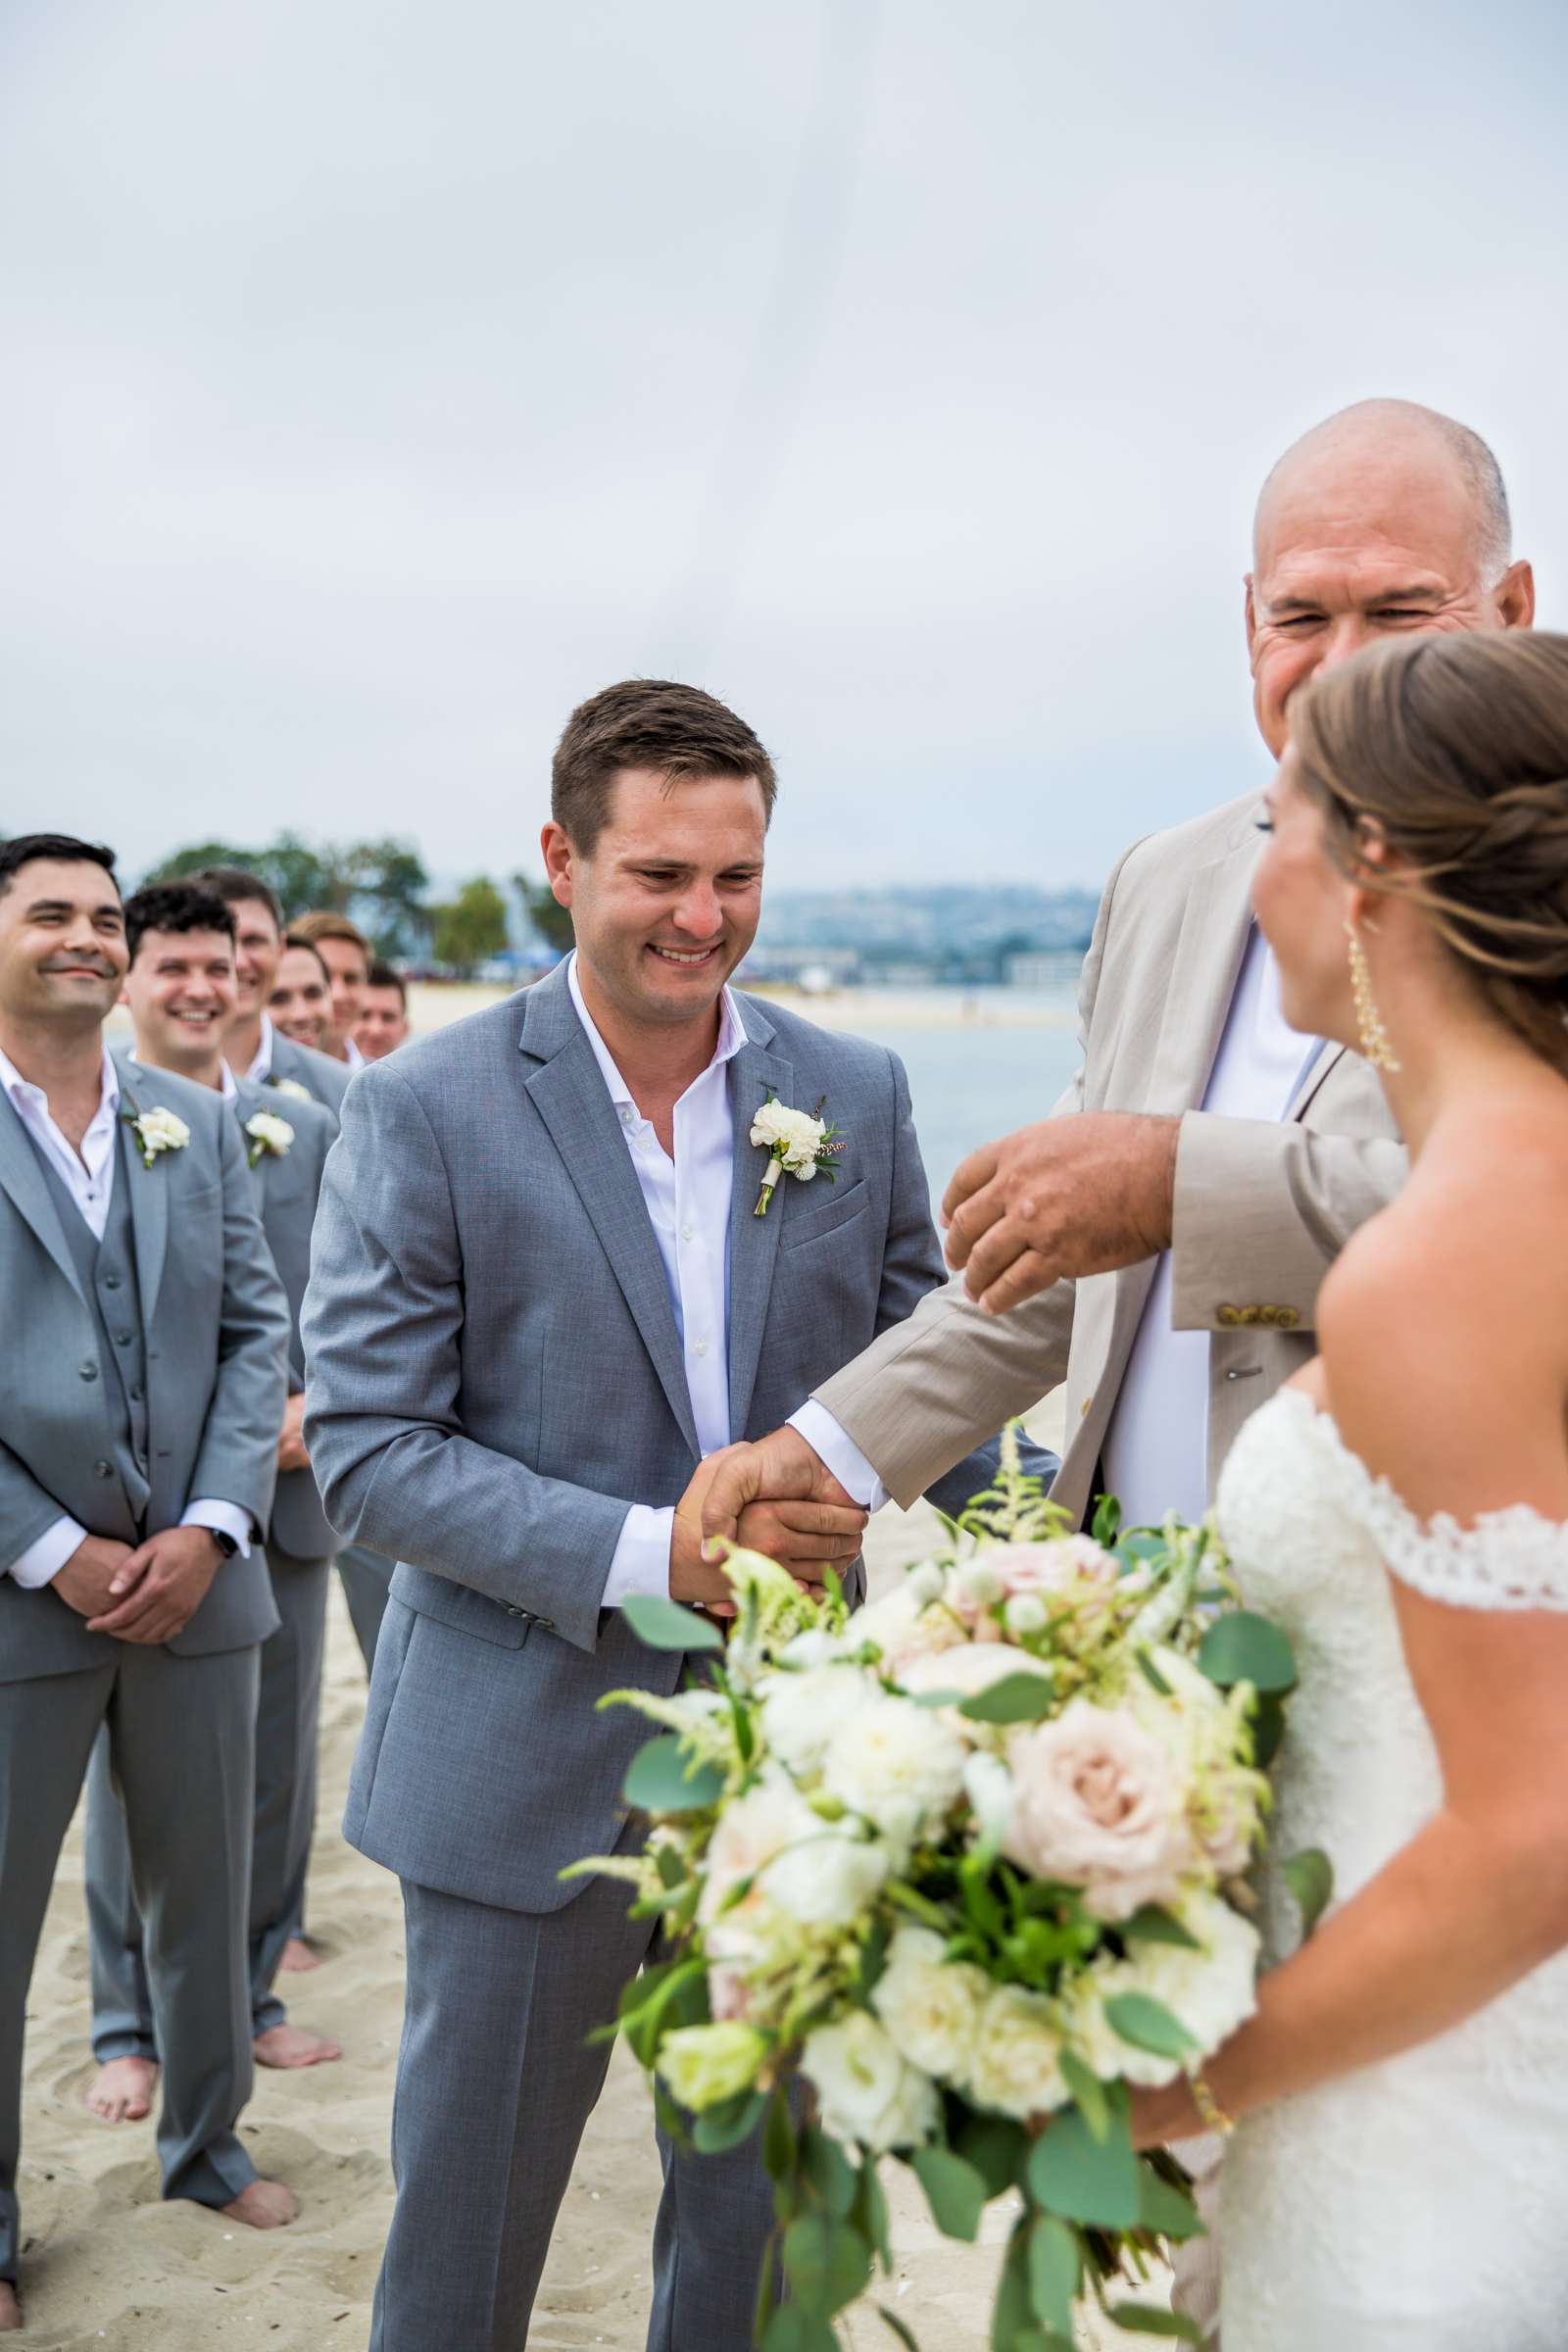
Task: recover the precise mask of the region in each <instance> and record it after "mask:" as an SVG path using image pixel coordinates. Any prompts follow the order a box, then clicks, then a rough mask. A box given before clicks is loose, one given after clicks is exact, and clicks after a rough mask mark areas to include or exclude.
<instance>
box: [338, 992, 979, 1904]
mask: <svg viewBox="0 0 1568 2352" xmlns="http://www.w3.org/2000/svg"><path fill="white" fill-rule="evenodd" d="M739 1004H740V1008H741V1015H742V1018H743V1021H744V1023H745V1027H746V1031H747V1037H748V1043H747V1044H746V1046H745V1047H744V1048H743V1049H742V1050H741V1052H740V1053H739V1054H737V1055H736V1056H735V1058H734V1059H733V1061H732V1062H731V1064H730V1099H731V1105H732V1110H733V1115H734V1122H735V1159H734V1168H735V1176H734V1197H733V1202H732V1208H731V1216H730V1226H729V1284H730V1290H729V1385H730V1425H731V1428H732V1430H733V1432H734V1435H735V1436H736V1437H737V1438H741V1437H746V1436H757V1435H760V1434H761V1433H763V1432H765V1431H767V1430H769V1429H773V1428H775V1427H776V1426H777V1425H778V1424H779V1423H780V1422H781V1421H782V1420H784V1419H785V1418H786V1416H787V1415H788V1414H789V1413H790V1412H791V1411H793V1410H794V1408H795V1407H796V1406H797V1405H798V1404H799V1403H800V1402H801V1400H802V1399H803V1398H804V1397H806V1396H807V1394H808V1393H809V1390H810V1388H811V1386H812V1384H813V1382H815V1381H817V1380H819V1379H821V1378H822V1377H823V1376H824V1375H825V1374H826V1373H827V1372H828V1371H829V1370H831V1369H832V1368H833V1367H834V1366H835V1365H837V1364H840V1363H842V1362H843V1361H844V1359H845V1357H846V1356H848V1355H852V1354H853V1353H854V1352H855V1351H856V1349H857V1348H861V1347H863V1346H864V1345H865V1344H866V1342H867V1341H869V1340H870V1339H871V1338H872V1337H873V1335H874V1334H875V1333H876V1332H877V1331H879V1330H882V1329H884V1328H886V1327H887V1326H888V1325H889V1324H891V1323H894V1322H896V1321H898V1320H899V1318H900V1317H901V1316H903V1315H905V1314H907V1312H908V1310H909V1308H910V1307H911V1306H912V1305H913V1304H914V1301H915V1300H916V1299H918V1298H919V1297H920V1296H921V1295H922V1293H924V1292H925V1291H927V1290H929V1289H930V1288H931V1287H932V1285H933V1284H934V1283H936V1282H938V1281H939V1280H940V1279H941V1276H942V1258H941V1252H940V1250H939V1248H938V1245H937V1240H936V1236H935V1233H934V1232H933V1230H932V1225H931V1217H930V1208H929V1201H928V1197H927V1192H926V1182H925V1175H924V1171H923V1169H922V1167H921V1164H920V1157H919V1151H918V1147H917V1145H916V1142H915V1136H914V1129H913V1125H912V1122H911V1120H910V1116H909V1101H908V1090H907V1084H906V1081H905V1076H904V1071H903V1068H902V1066H901V1065H900V1063H899V1062H898V1061H897V1059H896V1058H895V1057H894V1056H893V1055H892V1054H889V1053H887V1052H886V1051H885V1050H884V1049H883V1048H881V1047H879V1046H872V1045H867V1044H866V1043H864V1042H863V1041H862V1040H860V1039H858V1038H853V1037H841V1036H830V1035H828V1034H827V1033H825V1032H824V1031H822V1030H820V1029H815V1028H812V1027H811V1026H810V1025H809V1023H808V1022H806V1021H803V1020H800V1019H798V1018H797V1017H796V1016H795V1015H794V1014H793V1013H789V1012H785V1011H782V1010H780V1009H778V1008H777V1007H774V1006H768V1007H766V1008H764V1007H763V1006H762V1005H760V1004H759V1003H757V1002H755V1001H754V1000H752V999H749V998H745V997H742V998H741V999H740V1000H739ZM770 1089H771V1090H772V1091H773V1092H775V1093H776V1094H777V1095H778V1096H779V1098H780V1099H781V1100H782V1101H783V1102H785V1103H795V1104H797V1105H801V1106H805V1107H808V1108H809V1107H812V1106H814V1105H815V1103H817V1101H818V1099H819V1098H821V1097H825V1098H826V1101H827V1108H828V1115H829V1116H830V1117H832V1118H833V1119H835V1120H837V1121H838V1123H839V1124H840V1126H841V1127H842V1128H843V1129H844V1131H845V1134H846V1136H847V1139H848V1150H847V1151H846V1152H845V1153H844V1156H843V1158H842V1160H841V1161H840V1163H839V1167H840V1174H839V1176H838V1180H837V1182H836V1184H835V1185H833V1186H829V1185H828V1184H826V1183H824V1182H821V1181H817V1182H814V1183H812V1184H810V1185H800V1184H796V1183H792V1182H789V1181H788V1180H786V1181H785V1182H783V1183H781V1184H780V1185H779V1187H778V1190H777V1192H776V1194H775V1196H774V1201H773V1205H772V1208H771V1210H770V1212H769V1214H768V1215H767V1216H765V1217H757V1216H755V1215H754V1214H753V1210H754V1207H755V1204H756V1201H757V1193H758V1184H759V1180H760V1174H761V1170H762V1167H763V1165H764V1154H763V1153H762V1152H760V1150H758V1149H757V1148H755V1147H754V1146H753V1145H752V1144H751V1142H750V1141H749V1130H750V1127H751V1122H752V1117H753V1113H754V1111H755V1109H756V1107H757V1105H758V1104H760V1103H761V1102H762V1101H763V1099H764V1097H765V1095H766V1094H767V1093H768V1091H769V1090H770ZM304 1333H305V1348H306V1356H307V1363H308V1376H307V1390H306V1394H307V1397H308V1399H309V1403H308V1407H307V1413H306V1442H307V1444H308V1445H309V1446H310V1449H311V1457H312V1460H313V1462H314V1463H315V1466H316V1471H317V1475H318V1477H319V1480H320V1483H321V1490H322V1493H323V1495H324V1496H325V1499H326V1507H327V1514H328V1516H329V1517H330V1518H331V1519H332V1520H333V1522H334V1524H335V1525H336V1526H337V1527H338V1528H339V1530H340V1531H341V1532H342V1533H343V1534H344V1535H345V1536H346V1537H348V1538H349V1539H350V1540H352V1541H353V1542H356V1543H362V1544H369V1545H371V1546H372V1547H373V1548H374V1549H375V1550H377V1551H380V1552H385V1553H389V1554H391V1555H393V1556H394V1557H396V1558H397V1559H398V1560H399V1562H400V1563H401V1564H400V1565H399V1567H398V1569H397V1572H396V1575H395V1576H394V1578H393V1581H392V1599H393V1602H394V1603H398V1602H401V1603H402V1604H403V1605H402V1607H401V1608H399V1607H397V1606H395V1605H394V1606H392V1607H390V1608H389V1610H388V1613H387V1618H386V1622H385V1624H384V1626H383V1628H382V1632H381V1638H380V1643H379V1646H378V1648H377V1650H376V1659H375V1671H374V1676H373V1680H372V1684H371V1690H370V1700H369V1708H368V1717H367V1723H366V1731H365V1738H364V1740H363V1742H362V1745H361V1748H360V1753H359V1758H358V1761H357V1764H356V1768H355V1776H354V1783H353V1787H352V1789H351V1792H350V1798H349V1809H348V1817H347V1821H346V1824H345V1827H346V1830H347V1834H348V1836H349V1838H350V1839H351V1841H352V1842H353V1843H355V1844H357V1845H358V1846H359V1847H360V1848H361V1850H362V1851H363V1852H365V1853H367V1854H368V1855H370V1856H371V1857H372V1858H373V1859H374V1860H377V1861H380V1862H384V1863H386V1864H387V1865H388V1866H389V1867H390V1868H392V1869H394V1870H396V1871H398V1872H399V1873H400V1874H401V1875H402V1876H404V1877H405V1878H410V1879H414V1880H416V1881H417V1882H418V1883H419V1884H421V1885H424V1886H428V1887H436V1888H438V1889H440V1890H441V1891H444V1892H448V1893H453V1894H458V1895H463V1896H466V1897H468V1898H470V1899H474V1900H478V1901H483V1902H490V1903H495V1904H499V1905H502V1906H505V1907H509V1908H513V1909H518V1910H528V1911H545V1910H550V1909H553V1908H556V1907H557V1906H559V1905H561V1904H564V1903H565V1902H566V1901H568V1900H569V1899H570V1897H571V1895H572V1894H573V1893H575V1892H576V1891H578V1889H579V1888H580V1886H581V1884H582V1882H580V1881H573V1882H572V1883H571V1884H570V1885H569V1886H567V1887H563V1886H562V1885H561V1884H560V1883H559V1880H558V1877H557V1873H558V1872H559V1871H560V1869H561V1867H562V1866H563V1864H564V1863H567V1862H570V1861H573V1860H575V1859H576V1858H577V1857H579V1856H580V1855H582V1854H586V1853H589V1852H593V1851H596V1850H598V1851H603V1850H605V1849H606V1848H607V1847H608V1846H609V1844H610V1843H611V1842H612V1841H613V1838H614V1837H615V1835H616V1831H617V1826H618V1820H619V1812H620V1807H619V1790H620V1786H621V1782H622V1780H623V1778H624V1774H625V1769H626V1765H627V1763H628V1761H629V1760H630V1757H631V1755H632V1753H633V1752H634V1750H635V1749H636V1747H637V1746H638V1745H639V1743H640V1741H641V1740H643V1738H644V1737H645V1736H646V1727H645V1726H644V1725H642V1724H641V1722H640V1721H639V1720H638V1719H637V1718H635V1717H633V1716H632V1715H631V1714H630V1713H629V1712H628V1711H626V1710H613V1711H611V1712H609V1713H606V1714H598V1713H596V1712H595V1704H596V1701H597V1700H598V1699H599V1698H600V1697H602V1696H603V1694H604V1693H605V1691H611V1690H614V1689H615V1688H616V1687H617V1686H622V1685H626V1684H633V1683H635V1684H639V1685H641V1686H643V1687H644V1688H646V1689H650V1690H655V1691H669V1690H671V1689H672V1688H673V1687H674V1684H675V1680H676V1677H677V1675H678V1673H679V1669H680V1660H679V1658H678V1657H676V1656H672V1655H669V1654H667V1653H659V1652H655V1651H651V1650H648V1649H645V1648H644V1647H643V1646H642V1644H641V1643H639V1642H637V1641H636V1640H635V1639H634V1638H633V1636H632V1635H631V1633H630V1632H629V1630H628V1629H627V1627H626V1626H625V1624H624V1622H623V1620H622V1619H621V1617H620V1615H619V1614H618V1612H615V1611H601V1608H600V1596H601V1593H602V1592H603V1590H604V1584H605V1578H606V1575H607V1572H608V1570H609V1568H610V1565H611V1561H612V1559H613V1554H614V1550H615V1544H616V1539H617V1537H618V1536H619V1533H620V1529H621V1523H622V1521H623V1520H624V1518H625V1515H626V1511H627V1507H628V1505H629V1504H631V1503H633V1502H645V1503H651V1504H654V1505H662V1504H670V1503H673V1502H675V1501H676V1500H678V1498H679V1496H680V1495H681V1494H682V1493H683V1492H684V1490H685V1488H686V1486H687V1484H688V1483H689V1481H690V1479H691V1476H692V1472H693V1469H694V1467H695V1465H696V1463H697V1461H698V1459H699V1446H698V1440H697V1434H696V1430H695V1427H694V1425H693V1419H692V1409H691V1402H690V1398H689V1397H688V1394H687V1390H686V1384H685V1377H684V1370H683V1363H682V1354H681V1344H680V1340H679V1337H678V1334H677V1331H676V1325H675V1317H674V1314H673V1311H672V1309H671V1305H670V1299H669V1292H668V1287H667V1284H666V1281H665V1276H664V1269H663V1265H662V1261H661V1258H660V1254H659V1246H658V1243H657V1241H656V1239H655V1236H654V1231H653V1227H652V1225H651V1224H650V1222H649V1218H648V1213H647V1209H646V1207H645V1205H644V1202H643V1199H642V1195H641V1192H640V1190H639V1187H638V1183H637V1177H636V1172H635V1170H634V1169H633V1167H632V1164H631V1159H630V1155H629V1153H628V1152H627V1150H626V1144H625V1138H624V1135H623V1133H622V1130H621V1127H620V1124H619V1122H618V1120H617V1118H616V1116H615V1113H614V1109H613V1105H612V1103H611V1101H610V1097H609V1093H608V1091H607V1089H606V1086H605V1082H604V1079H603V1077H602V1076H601V1074H600V1071H599V1067H598V1064H597V1062H596V1061H595V1059H594V1055H593V1050H592V1048H591V1047H590V1045H589V1042H588V1038H587V1035H586V1032H585V1031H584V1029H583V1027H582V1025H581V1023H580V1021H579V1020H578V1018H577V1015H576V1012H575V1010H574V1009H573V1006H572V1003H571V999H570V995H569V993H568V990H567V986H566V978H565V973H564V970H559V971H557V972H556V973H554V974H552V975H551V977H550V978H548V979H546V980H543V981H541V982H540V983H539V984H538V985H537V986H536V987H534V988H533V989H530V990H528V991H526V992H524V993H523V994H522V995H520V996H516V997H514V998H512V999H510V1000H509V1001H508V1002H507V1003H506V1004H505V1005H498V1006H496V1007H495V1008H494V1009H493V1010H491V1011H487V1012H482V1013H478V1014H475V1015H473V1016H472V1017H471V1018H470V1019H467V1020H464V1021H460V1022H457V1023H456V1024H454V1025H453V1026H452V1027H451V1028H449V1029H446V1030H443V1031H441V1032H439V1033H438V1034H437V1035H435V1036H433V1037H427V1038H423V1039H420V1040H418V1041H417V1042H416V1043H414V1044H412V1045H407V1046H404V1047H401V1048H400V1049H399V1051H398V1053H397V1054H396V1055H395V1056H394V1057H393V1058H392V1059H389V1060H387V1061H382V1062H377V1063H373V1064H372V1065H371V1066H370V1067H369V1068H368V1069H366V1070H363V1071H361V1072H360V1073H359V1074H358V1075H357V1077H356V1079H355V1082H354V1085H353V1087H352V1089H351V1090H350V1093H349V1095H348V1098H347V1100H346V1102H345V1103H344V1106H343V1129H342V1133H341V1135H340V1136H339V1139H338V1141H337V1143H336V1144H335V1145H334V1146H333V1148H332V1153H331V1157H330V1158H329V1160H328V1161H327V1170H326V1182H325V1185H324V1186H323V1188H322V1194H321V1206H320V1212H319V1219H318V1223H317V1238H316V1251H315V1259H314V1264H313V1268H312V1275H311V1287H310V1292H309V1294H308V1296H307V1299H306V1302H305V1315H304ZM990 1476H991V1461H990V1459H989V1458H987V1457H984V1456H982V1457H981V1458H979V1459H976V1460H971V1461H968V1462H964V1463H961V1464H960V1465H959V1466H958V1468H957V1469H956V1470H955V1471H954V1474H953V1477H952V1479H951V1481H950V1483H949V1485H948V1487H947V1489H946V1490H945V1495H946V1499H947V1502H948V1505H949V1507H950V1508H958V1507H961V1505H962V1503H963V1502H965V1501H966V1500H967V1499H968V1497H969V1495H972V1494H973V1493H974V1492H976V1490H977V1489H979V1488H980V1487H982V1486H984V1485H986V1484H988V1483H989V1480H990Z"/></svg>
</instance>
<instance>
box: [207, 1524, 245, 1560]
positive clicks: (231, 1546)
mask: <svg viewBox="0 0 1568 2352" xmlns="http://www.w3.org/2000/svg"><path fill="white" fill-rule="evenodd" d="M207 1533H208V1534H209V1535H210V1536H211V1537H212V1539H213V1542H214V1543H215V1544H217V1545H218V1548H219V1550H220V1551H221V1553H222V1555H223V1557H224V1559H225V1560H231V1559H232V1558H233V1557H234V1554H235V1552H236V1551H238V1549H239V1545H238V1544H236V1543H235V1541H234V1539H233V1537H232V1536H231V1535H230V1534H229V1532H228V1530H227V1528H224V1527H210V1528H209V1529H208V1530H207Z"/></svg>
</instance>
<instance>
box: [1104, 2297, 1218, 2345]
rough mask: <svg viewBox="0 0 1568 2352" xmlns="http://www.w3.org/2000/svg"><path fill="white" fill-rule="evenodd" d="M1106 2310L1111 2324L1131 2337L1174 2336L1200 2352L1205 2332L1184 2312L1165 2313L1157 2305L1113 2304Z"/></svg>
mask: <svg viewBox="0 0 1568 2352" xmlns="http://www.w3.org/2000/svg"><path fill="white" fill-rule="evenodd" d="M1107 2309H1108V2310H1109V2313H1110V2318H1111V2324H1112V2325H1113V2326H1114V2327H1125V2328H1126V2330H1127V2332H1128V2334H1129V2335H1165V2336H1174V2337H1175V2338H1176V2339H1177V2340H1178V2341H1179V2342H1181V2343H1184V2344H1197V2345H1198V2346H1199V2347H1200V2352H1201V2346H1202V2344H1203V2342H1204V2336H1203V2330H1202V2329H1201V2327H1200V2326H1199V2325H1198V2322H1197V2321H1196V2320H1190V2319H1188V2317H1187V2316H1186V2314H1185V2312H1180V2311H1164V2310H1162V2309H1161V2308H1160V2306H1159V2305H1158V2304H1157V2303H1112V2304H1109V2305H1108V2306H1107Z"/></svg>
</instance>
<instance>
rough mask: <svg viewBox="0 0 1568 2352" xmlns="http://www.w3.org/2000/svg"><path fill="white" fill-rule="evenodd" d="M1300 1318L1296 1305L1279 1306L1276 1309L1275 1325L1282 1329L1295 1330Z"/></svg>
mask: <svg viewBox="0 0 1568 2352" xmlns="http://www.w3.org/2000/svg"><path fill="white" fill-rule="evenodd" d="M1300 1320H1301V1318H1300V1316H1299V1314H1298V1313H1297V1311H1296V1309H1295V1307H1294V1306H1277V1307H1276V1308H1275V1309H1274V1321H1275V1325H1276V1327H1277V1328H1278V1329H1279V1330H1280V1331H1294V1330H1295V1329H1296V1327H1297V1325H1298V1324H1299V1322H1300Z"/></svg>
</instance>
